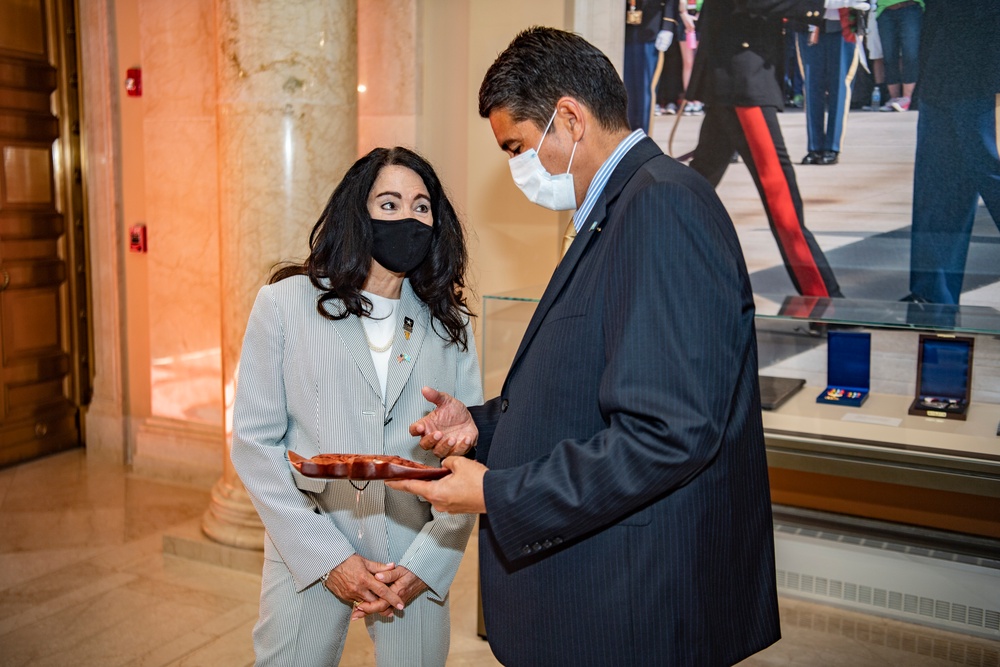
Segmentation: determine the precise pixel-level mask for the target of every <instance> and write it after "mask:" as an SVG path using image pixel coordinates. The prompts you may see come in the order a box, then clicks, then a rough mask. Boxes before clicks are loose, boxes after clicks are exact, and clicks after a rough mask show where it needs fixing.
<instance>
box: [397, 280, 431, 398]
mask: <svg viewBox="0 0 1000 667" xmlns="http://www.w3.org/2000/svg"><path fill="white" fill-rule="evenodd" d="M409 320H412V325H411V324H409ZM408 328H409V329H411V331H410V332H409V334H410V335H409V336H407V335H406V334H407V331H406V330H407V329H408ZM429 335H433V333H432V332H431V331H430V315H429V313H428V311H427V307H426V306H424V304H423V302H422V301H421V300H420V299H419V298H418V297H417V295H416V294H414V292H413V288H412V287H410V281H409V280H404V281H403V291H402V293H401V294H400V297H399V312H398V313H396V341H395V342H394V343H393V345H392V356H391V357H390V358H389V374H388V377H387V378H386V383H385V412H386V414H389V412H390V411H392V408H393V406H394V405H395V404H396V401H398V400H399V396H400V394H402V392H403V387H405V386H406V381H407V380H409V379H410V374H411V373H412V372H413V367H414V364H416V363H417V356H418V355H419V353H420V347H421V346H422V345H423V342H424V338H426V337H427V336H429Z"/></svg>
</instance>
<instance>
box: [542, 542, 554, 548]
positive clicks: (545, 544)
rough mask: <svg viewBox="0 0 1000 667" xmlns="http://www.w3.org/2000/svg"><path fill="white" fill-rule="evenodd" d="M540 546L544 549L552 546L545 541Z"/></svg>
mask: <svg viewBox="0 0 1000 667" xmlns="http://www.w3.org/2000/svg"><path fill="white" fill-rule="evenodd" d="M542 546H543V547H545V548H546V549H548V548H549V547H551V546H552V541H551V540H545V541H544V542H542Z"/></svg>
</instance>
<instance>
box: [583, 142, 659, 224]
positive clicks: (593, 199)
mask: <svg viewBox="0 0 1000 667" xmlns="http://www.w3.org/2000/svg"><path fill="white" fill-rule="evenodd" d="M645 136H646V133H645V132H643V131H642V130H641V129H639V130H636V131H634V132H633V133H632V134H630V135H628V136H627V137H625V138H624V139H622V142H621V143H620V144H618V147H617V148H615V150H614V151H613V152H612V153H611V155H610V156H609V157H608V159H607V160H605V161H604V164H602V165H601V168H600V169H598V170H597V173H596V174H594V180H592V181H591V182H590V187H588V188H587V196H586V197H584V198H583V204H581V205H580V208H578V209H576V212H575V213H574V214H573V226H574V227H576V232H577V234H579V233H580V230H581V229H583V225H584V223H585V222H586V221H587V216H589V215H590V212H591V211H593V210H594V204H596V203H597V198H598V197H600V196H601V193H602V192H604V186H605V185H607V184H608V179H609V178H611V174H612V172H614V170H615V167H617V166H618V163H619V162H621V161H622V158H623V157H625V154H626V153H628V152H629V149H631V148H632V147H633V146H635V145H636V144H637V143H639V142H640V141H642V139H643V138H645Z"/></svg>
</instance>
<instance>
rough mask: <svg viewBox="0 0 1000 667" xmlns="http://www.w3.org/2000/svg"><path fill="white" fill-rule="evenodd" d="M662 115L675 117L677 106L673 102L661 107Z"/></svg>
mask: <svg viewBox="0 0 1000 667" xmlns="http://www.w3.org/2000/svg"><path fill="white" fill-rule="evenodd" d="M663 113H665V114H666V115H668V116H676V115H677V105H676V104H674V103H673V102H671V103H670V104H668V105H667V106H665V107H663Z"/></svg>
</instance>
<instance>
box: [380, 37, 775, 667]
mask: <svg viewBox="0 0 1000 667" xmlns="http://www.w3.org/2000/svg"><path fill="white" fill-rule="evenodd" d="M479 111H480V114H481V115H482V116H483V117H484V118H488V119H489V121H490V125H491V127H492V129H493V132H494V134H495V135H496V138H497V142H498V144H499V145H500V147H501V148H502V149H503V150H504V151H505V152H506V153H507V154H508V155H510V156H512V171H513V172H514V176H515V182H517V183H518V184H519V186H520V187H522V189H523V190H524V191H525V193H526V194H527V195H528V196H529V198H531V199H532V200H533V201H537V202H538V203H541V204H543V205H546V206H549V207H555V206H557V205H558V204H559V202H562V201H563V199H562V196H561V194H560V192H559V191H560V190H561V189H562V188H563V187H565V186H564V185H561V184H560V183H561V182H564V181H566V180H570V181H571V183H572V187H573V195H575V205H576V213H575V214H574V223H575V225H576V227H577V230H578V234H577V236H576V239H575V240H574V241H573V244H572V245H571V247H570V249H569V251H568V253H567V254H566V256H565V257H564V258H563V260H562V261H561V263H560V264H559V266H558V267H557V269H556V271H555V273H554V275H553V277H552V280H551V281H550V282H549V285H548V287H547V289H546V291H545V294H544V296H543V297H542V299H541V302H540V303H539V305H538V308H537V310H536V312H535V314H534V317H533V318H532V320H531V322H530V324H529V325H528V329H527V331H526V333H525V335H524V338H523V339H522V341H521V344H520V348H519V349H518V351H517V354H516V355H515V357H514V360H513V362H512V365H511V368H510V370H509V373H508V375H507V378H506V381H505V383H504V386H503V390H502V392H501V395H500V396H499V397H497V398H494V399H493V400H491V401H488V402H487V403H486V404H485V405H482V406H476V407H472V408H469V409H466V408H465V406H464V405H462V404H461V403H459V402H458V401H457V400H455V399H454V398H452V397H451V396H448V395H447V394H444V393H438V392H437V391H436V390H434V389H430V388H426V389H425V390H424V395H425V397H427V398H428V400H430V401H432V402H434V403H435V404H436V405H437V407H436V408H435V409H434V411H433V412H431V413H430V414H429V415H428V416H427V417H425V418H423V419H421V420H420V421H418V422H416V423H414V424H413V425H412V426H411V432H412V433H414V434H415V435H421V436H422V438H421V446H423V447H424V448H425V449H432V450H433V451H434V452H435V453H436V454H438V455H439V456H444V455H447V454H463V453H466V452H467V451H468V450H469V447H468V444H470V443H471V442H473V441H475V439H476V438H477V437H478V441H477V442H476V455H475V457H476V461H472V460H470V459H469V458H463V457H461V456H450V457H449V458H447V459H445V462H444V465H446V466H447V467H449V468H450V469H451V470H452V473H453V474H452V475H450V476H448V477H446V478H444V479H443V480H441V481H439V482H432V483H426V482H424V483H419V482H402V483H398V484H397V483H391V485H392V486H394V487H395V488H402V489H404V490H408V491H411V492H414V493H418V494H419V495H421V496H423V497H425V498H426V499H427V500H429V501H430V502H431V503H432V504H433V505H434V506H435V507H436V508H438V509H442V510H445V511H448V512H480V513H482V516H481V519H480V530H481V533H480V542H479V549H480V574H481V585H482V592H483V607H484V612H485V620H486V632H487V637H488V639H489V641H490V645H491V647H492V649H493V652H494V653H495V654H496V656H497V658H498V659H499V660H500V661H501V662H502V663H504V664H508V665H518V666H520V665H546V666H551V665H574V666H578V665H601V666H604V665H699V666H701V665H728V664H732V663H735V662H737V661H739V660H741V659H742V658H744V657H746V656H747V655H750V654H752V653H754V652H756V651H759V650H760V649H762V648H764V647H766V646H768V645H769V644H771V643H772V642H774V641H776V640H777V639H778V637H779V628H778V607H777V596H776V592H775V582H774V546H773V536H772V526H771V508H770V502H769V492H768V481H767V464H766V461H765V457H764V436H763V430H762V427H761V416H760V396H759V390H758V384H757V347H756V341H755V334H754V322H753V318H754V303H753V295H752V294H751V290H750V281H749V277H748V275H747V271H746V266H745V264H744V261H743V256H742V252H741V250H740V246H739V242H738V239H737V236H736V232H735V230H734V228H733V224H732V221H731V220H730V219H729V216H728V215H727V213H726V211H725V209H724V208H723V206H722V204H721V203H720V201H719V199H718V197H717V196H716V194H715V191H714V190H713V188H712V186H711V185H709V183H708V182H707V181H706V180H705V179H704V178H702V177H701V176H700V175H698V174H697V173H695V172H694V171H693V170H691V169H689V168H687V167H685V166H683V165H681V164H679V163H677V162H675V161H674V160H672V159H671V158H669V157H667V156H665V155H664V154H663V153H662V151H661V150H660V149H659V147H657V145H656V144H655V143H654V142H653V141H652V140H651V139H649V138H648V137H646V136H645V134H644V133H643V132H642V130H636V131H635V132H631V133H630V131H629V128H628V122H627V117H626V95H625V90H624V86H623V85H622V83H621V80H620V79H619V78H618V76H617V75H616V73H615V70H614V68H613V67H612V65H611V63H610V62H609V61H608V59H607V58H606V57H605V56H604V55H603V54H602V53H601V52H600V51H598V50H597V49H596V48H594V47H593V46H591V45H590V44H588V43H587V42H586V41H584V40H583V39H581V38H580V37H578V36H576V35H573V34H571V33H566V32H563V31H559V30H553V29H549V28H532V29H530V30H527V31H525V32H523V33H521V34H520V35H518V36H517V37H516V38H515V39H514V41H513V42H512V43H511V44H510V46H509V47H508V48H507V50H506V51H504V52H503V53H502V54H501V55H500V56H499V57H498V58H497V60H496V62H494V64H493V65H492V67H491V68H490V69H489V71H488V72H487V74H486V78H485V80H484V82H483V84H482V87H481V88H480V93H479ZM543 139H544V141H543ZM536 154H537V162H538V163H539V164H540V165H541V166H540V168H539V167H538V166H537V165H536V167H535V168H534V169H529V168H528V167H525V166H524V163H526V162H532V161H535V160H536ZM570 163H571V165H572V166H571V168H570V169H569V170H567V167H566V165H567V164H570ZM549 171H554V172H556V173H559V174H562V173H563V172H565V171H569V172H570V173H571V174H572V178H571V179H568V178H566V177H561V176H560V177H556V178H553V177H552V176H551V174H550V173H549ZM529 172H530V173H529ZM546 193H548V194H546Z"/></svg>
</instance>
